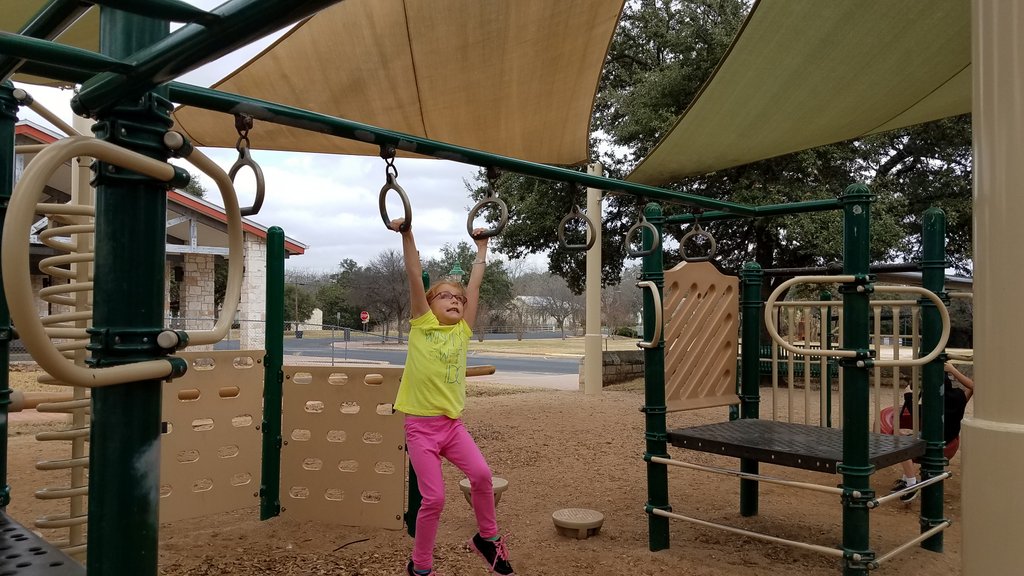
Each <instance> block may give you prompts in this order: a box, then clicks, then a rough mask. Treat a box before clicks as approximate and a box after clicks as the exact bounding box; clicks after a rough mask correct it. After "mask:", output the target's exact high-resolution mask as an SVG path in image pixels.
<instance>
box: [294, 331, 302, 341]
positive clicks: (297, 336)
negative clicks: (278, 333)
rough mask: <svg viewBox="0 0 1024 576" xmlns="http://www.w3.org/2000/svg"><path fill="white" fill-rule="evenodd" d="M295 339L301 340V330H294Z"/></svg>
mask: <svg viewBox="0 0 1024 576" xmlns="http://www.w3.org/2000/svg"><path fill="white" fill-rule="evenodd" d="M295 338H296V339H299V340H301V339H302V330H296V331H295Z"/></svg>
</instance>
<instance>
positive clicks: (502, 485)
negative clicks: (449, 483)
mask: <svg viewBox="0 0 1024 576" xmlns="http://www.w3.org/2000/svg"><path fill="white" fill-rule="evenodd" d="M459 488H461V489H462V495H463V496H465V497H466V502H469V506H470V507H472V506H473V496H472V494H471V493H470V491H469V490H470V484H469V478H463V479H462V480H461V481H459ZM491 489H492V490H494V505H495V506H497V505H498V501H499V500H501V493H502V492H504V491H505V490H507V489H508V480H505V479H504V478H498V477H497V476H492V477H491Z"/></svg>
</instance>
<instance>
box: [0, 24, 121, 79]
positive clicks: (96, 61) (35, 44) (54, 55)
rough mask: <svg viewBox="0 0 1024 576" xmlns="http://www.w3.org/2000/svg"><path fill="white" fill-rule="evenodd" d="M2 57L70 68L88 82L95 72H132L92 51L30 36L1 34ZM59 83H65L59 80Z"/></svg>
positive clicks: (116, 61)
mask: <svg viewBox="0 0 1024 576" xmlns="http://www.w3.org/2000/svg"><path fill="white" fill-rule="evenodd" d="M0 54H4V55H6V56H11V57H13V58H14V59H22V60H28V61H32V62H40V63H44V64H50V65H53V66H60V67H69V68H71V69H79V70H82V71H87V72H84V73H83V74H82V75H81V76H80V77H79V78H81V79H88V78H90V77H91V76H92V73H95V72H106V71H114V72H120V73H127V72H130V71H131V70H132V67H131V66H129V65H128V64H126V63H124V62H121V61H120V60H116V59H114V58H111V57H109V56H104V55H102V54H97V53H96V52H93V51H92V50H85V49H82V48H76V47H74V46H66V45H64V44H57V43H56V42H50V41H49V40H40V39H38V38H32V37H30V36H23V35H21V34H14V33H13V32H3V31H0ZM58 80H64V79H63V78H58Z"/></svg>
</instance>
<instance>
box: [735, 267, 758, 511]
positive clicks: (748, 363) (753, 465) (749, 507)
mask: <svg viewBox="0 0 1024 576" xmlns="http://www.w3.org/2000/svg"><path fill="white" fill-rule="evenodd" d="M763 280H764V274H763V273H762V272H761V266H760V265H759V264H758V263H757V262H747V263H746V264H744V265H743V270H742V271H741V272H740V284H741V286H742V293H743V303H742V306H743V312H742V315H741V319H742V322H743V324H742V328H741V330H742V333H743V341H742V343H741V344H740V363H741V365H740V378H741V380H740V381H741V386H740V417H741V418H759V417H760V407H761V370H760V364H761V322H762V321H763V313H764V304H763V302H762V301H761V284H762V282H763ZM740 470H741V471H743V472H748V473H750V474H757V473H758V463H757V460H753V459H750V458H741V459H740ZM757 508H758V492H757V482H756V481H754V480H748V479H741V480H740V515H741V516H756V515H757Z"/></svg>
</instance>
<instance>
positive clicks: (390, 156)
mask: <svg viewBox="0 0 1024 576" xmlns="http://www.w3.org/2000/svg"><path fill="white" fill-rule="evenodd" d="M380 157H381V158H383V159H384V161H385V162H387V165H386V166H385V167H384V174H385V177H386V181H385V182H384V186H382V187H381V189H380V196H379V197H378V202H379V204H380V217H381V219H382V220H384V226H386V227H387V229H388V230H391V217H390V216H388V206H387V199H388V192H390V191H392V190H394V191H395V192H397V193H398V198H399V199H400V200H401V201H402V208H403V209H404V211H405V217H404V220H403V221H402V224H401V225H399V227H398V232H405V231H406V230H408V229H409V227H410V226H412V206H410V205H409V196H408V195H407V194H406V193H405V189H403V188H402V186H401V185H400V184H399V183H398V168H397V167H395V147H394V146H391V145H389V144H384V145H381V147H380Z"/></svg>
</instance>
